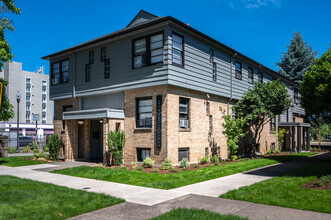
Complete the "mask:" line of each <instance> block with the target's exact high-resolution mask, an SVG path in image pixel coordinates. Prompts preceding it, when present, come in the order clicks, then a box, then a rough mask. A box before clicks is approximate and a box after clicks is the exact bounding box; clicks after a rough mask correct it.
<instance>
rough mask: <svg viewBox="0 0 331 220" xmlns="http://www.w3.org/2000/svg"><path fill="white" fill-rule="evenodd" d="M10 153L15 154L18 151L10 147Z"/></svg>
mask: <svg viewBox="0 0 331 220" xmlns="http://www.w3.org/2000/svg"><path fill="white" fill-rule="evenodd" d="M8 153H10V154H14V153H17V150H16V148H14V147H8Z"/></svg>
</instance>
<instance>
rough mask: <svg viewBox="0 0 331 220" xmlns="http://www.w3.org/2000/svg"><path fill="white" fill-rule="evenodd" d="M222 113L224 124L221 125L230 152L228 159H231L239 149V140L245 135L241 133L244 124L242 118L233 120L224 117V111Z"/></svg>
mask: <svg viewBox="0 0 331 220" xmlns="http://www.w3.org/2000/svg"><path fill="white" fill-rule="evenodd" d="M222 113H223V117H222V118H223V119H224V121H225V123H223V124H222V126H223V128H224V131H223V134H224V135H225V136H226V137H227V138H228V150H229V152H230V158H231V159H233V157H234V155H235V154H236V153H237V150H238V147H239V146H238V142H239V140H240V139H241V138H243V137H245V136H246V134H247V132H244V131H243V130H244V125H245V123H246V122H245V119H243V118H235V117H232V116H231V115H226V114H225V111H224V110H223V111H222Z"/></svg>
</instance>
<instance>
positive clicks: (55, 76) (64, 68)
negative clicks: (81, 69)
mask: <svg viewBox="0 0 331 220" xmlns="http://www.w3.org/2000/svg"><path fill="white" fill-rule="evenodd" d="M51 72H52V75H51V77H52V85H56V84H59V83H60V82H69V60H62V61H59V62H56V63H53V64H52V69H51Z"/></svg>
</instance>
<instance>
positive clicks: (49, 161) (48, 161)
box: [22, 157, 64, 163]
mask: <svg viewBox="0 0 331 220" xmlns="http://www.w3.org/2000/svg"><path fill="white" fill-rule="evenodd" d="M22 160H34V161H42V162H47V163H53V162H64V160H60V159H59V160H52V159H51V158H49V157H48V158H44V159H40V158H35V157H31V158H22Z"/></svg>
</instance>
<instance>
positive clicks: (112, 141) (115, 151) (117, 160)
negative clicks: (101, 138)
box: [107, 131, 125, 165]
mask: <svg viewBox="0 0 331 220" xmlns="http://www.w3.org/2000/svg"><path fill="white" fill-rule="evenodd" d="M107 137H108V140H107V146H108V150H109V153H110V155H111V164H115V165H121V164H122V163H123V149H124V145H125V134H124V131H110V132H109V133H108V134H107Z"/></svg>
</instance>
